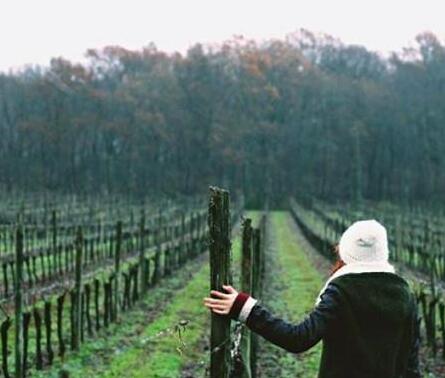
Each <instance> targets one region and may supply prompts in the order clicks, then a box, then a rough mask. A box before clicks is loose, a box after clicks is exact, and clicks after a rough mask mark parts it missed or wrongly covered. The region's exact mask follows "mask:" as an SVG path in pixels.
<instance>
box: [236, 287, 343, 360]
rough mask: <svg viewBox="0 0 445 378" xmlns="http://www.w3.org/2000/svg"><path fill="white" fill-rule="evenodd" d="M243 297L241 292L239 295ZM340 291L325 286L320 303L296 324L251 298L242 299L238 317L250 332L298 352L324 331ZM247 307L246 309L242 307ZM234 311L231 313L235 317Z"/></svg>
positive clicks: (333, 315)
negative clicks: (242, 303)
mask: <svg viewBox="0 0 445 378" xmlns="http://www.w3.org/2000/svg"><path fill="white" fill-rule="evenodd" d="M242 298H243V300H245V295H243V297H242ZM340 301H341V294H340V292H339V290H338V289H337V287H335V286H334V285H328V287H327V288H326V290H325V291H324V293H323V294H322V296H321V301H320V303H319V304H318V305H317V306H316V307H315V308H314V309H313V310H312V312H311V313H310V314H309V315H308V316H306V317H305V319H304V320H303V321H301V322H300V323H297V324H292V323H289V322H287V321H285V320H283V319H281V318H279V317H276V316H274V315H272V314H271V313H270V312H269V311H268V310H267V309H266V308H265V307H264V306H262V305H260V304H258V303H257V302H256V300H253V299H252V297H250V298H249V299H247V300H245V301H244V305H243V307H242V309H241V311H240V314H239V315H238V316H239V318H238V320H240V321H242V322H245V323H246V325H247V327H248V328H249V329H251V330H252V331H253V332H255V333H257V334H259V335H261V336H262V337H264V338H265V339H266V340H268V341H270V342H272V343H273V344H275V345H278V346H279V347H281V348H283V349H286V350H287V351H289V352H293V353H301V352H304V351H305V350H307V349H309V348H311V347H312V346H314V345H315V344H317V343H318V342H319V341H320V340H321V338H322V337H323V336H324V335H325V334H326V332H327V330H328V329H329V326H330V324H331V322H332V321H334V320H335V319H336V318H337V317H338V315H339V311H340ZM246 307H247V310H246ZM236 315H237V314H232V317H236Z"/></svg>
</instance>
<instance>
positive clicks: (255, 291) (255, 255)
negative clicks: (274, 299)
mask: <svg viewBox="0 0 445 378" xmlns="http://www.w3.org/2000/svg"><path fill="white" fill-rule="evenodd" d="M261 242H262V240H261V233H260V229H259V228H255V229H253V232H252V289H251V294H252V296H253V297H254V298H258V297H259V295H260V259H261ZM257 354H258V335H257V334H254V333H253V334H251V353H250V366H251V370H252V377H256V369H255V366H256V361H257Z"/></svg>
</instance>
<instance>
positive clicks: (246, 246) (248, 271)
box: [240, 218, 252, 378]
mask: <svg viewBox="0 0 445 378" xmlns="http://www.w3.org/2000/svg"><path fill="white" fill-rule="evenodd" d="M241 290H242V291H244V292H245V293H250V292H251V290H252V220H251V219H249V218H246V219H244V221H243V231H242V249H241ZM240 347H241V358H242V361H243V362H244V363H243V370H242V372H241V376H242V377H243V378H250V377H251V376H252V371H251V370H252V368H251V366H250V362H251V352H252V338H251V332H250V331H249V330H248V329H247V327H243V328H242V330H241V343H240Z"/></svg>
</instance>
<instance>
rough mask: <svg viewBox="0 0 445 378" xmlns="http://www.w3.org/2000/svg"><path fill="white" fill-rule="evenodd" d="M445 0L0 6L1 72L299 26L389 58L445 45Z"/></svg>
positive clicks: (123, 0) (107, 0)
mask: <svg viewBox="0 0 445 378" xmlns="http://www.w3.org/2000/svg"><path fill="white" fill-rule="evenodd" d="M444 14H445V1H444V0H305V1H300V0H293V1H291V0H222V1H221V0H219V1H215V0H145V1H143V0H139V1H137V0H26V1H25V0H0V48H1V52H0V70H7V69H9V68H11V67H20V66H23V65H24V64H28V63H38V64H44V65H47V64H48V63H49V60H50V58H51V57H55V56H63V57H66V58H68V59H71V60H74V61H79V60H82V58H83V55H84V53H85V51H86V49H88V48H100V47H103V46H105V45H110V44H113V45H116V44H117V45H121V46H124V47H127V48H133V49H137V48H141V47H142V46H146V45H148V43H149V42H151V41H153V42H154V43H155V44H156V46H157V47H158V48H159V49H161V50H164V51H169V52H172V51H180V52H185V51H186V50H187V48H188V47H189V46H190V45H192V44H194V43H196V42H203V43H208V42H221V41H223V40H225V39H228V38H231V37H232V36H233V35H243V36H245V37H247V38H257V39H267V38H284V36H285V35H286V34H287V33H290V32H292V31H295V30H297V29H299V28H306V29H309V30H312V31H315V32H326V33H329V34H331V35H333V36H334V37H338V38H340V39H341V40H342V41H344V42H346V43H354V44H361V45H365V46H367V47H368V48H370V49H372V50H379V51H382V52H388V51H400V50H401V48H402V47H403V46H408V45H413V44H414V36H415V35H416V34H418V33H419V32H422V31H427V30H428V31H432V32H434V33H435V34H437V35H438V36H439V37H440V38H442V39H443V40H445V19H444Z"/></svg>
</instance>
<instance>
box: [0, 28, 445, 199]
mask: <svg viewBox="0 0 445 378" xmlns="http://www.w3.org/2000/svg"><path fill="white" fill-rule="evenodd" d="M86 59H87V60H86V62H84V63H74V62H70V61H68V60H66V59H64V58H54V59H52V60H51V62H50V64H49V66H47V67H46V66H45V67H43V66H31V67H27V68H26V69H23V70H20V71H18V72H9V73H2V74H0V133H1V138H0V185H1V186H2V188H3V189H4V190H5V191H16V190H20V191H30V192H31V191H59V192H66V193H86V194H88V193H94V194H98V193H104V194H106V193H119V192H125V193H128V192H130V193H133V194H134V195H144V196H145V195H156V194H159V193H163V194H167V195H171V196H174V195H175V194H177V193H178V194H181V195H190V194H196V193H200V192H202V193H204V192H205V191H206V190H207V187H208V185H210V184H212V185H220V186H224V187H228V188H230V189H234V190H238V189H241V190H243V191H244V193H249V196H248V197H247V198H246V200H247V203H248V204H251V205H260V204H263V203H264V201H269V202H270V203H272V204H275V205H279V204H280V203H282V201H283V200H284V199H286V198H287V197H288V195H296V196H299V195H300V196H301V195H305V194H311V195H315V196H317V197H319V198H322V199H325V200H330V201H332V200H356V201H361V200H362V199H371V200H389V201H399V202H403V203H407V204H409V203H414V202H417V201H426V202H436V203H437V201H438V200H441V199H443V198H444V195H443V191H441V190H440V189H441V188H444V187H445V169H444V168H445V127H444V126H445V125H444V122H445V96H444V94H445V44H444V43H443V42H442V41H441V40H440V39H439V38H438V37H437V36H435V35H434V34H432V33H422V34H419V35H418V36H417V37H416V44H415V45H414V46H413V47H409V48H408V47H407V48H404V49H403V50H402V51H401V52H393V53H391V54H390V55H389V56H383V55H382V54H379V53H377V52H374V51H370V50H368V49H366V48H365V47H363V46H358V45H348V44H345V43H343V42H342V41H340V40H338V39H335V38H333V37H331V36H329V35H326V34H315V33H312V32H310V31H308V30H304V29H301V30H299V31H297V32H294V33H291V34H289V35H287V36H286V37H285V38H283V39H281V40H277V39H276V40H269V41H265V42H261V43H260V42H255V41H252V40H247V39H244V38H242V37H233V38H232V39H230V40H227V41H225V42H224V43H221V44H219V45H202V44H195V45H194V46H192V47H191V48H190V49H189V50H188V51H187V53H186V54H180V53H166V52H163V51H160V50H159V49H157V48H156V46H155V45H154V44H152V43H151V44H149V45H147V46H146V47H144V48H142V49H140V50H128V49H125V48H123V47H119V46H108V47H105V48H102V49H90V50H88V51H87V52H86Z"/></svg>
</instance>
